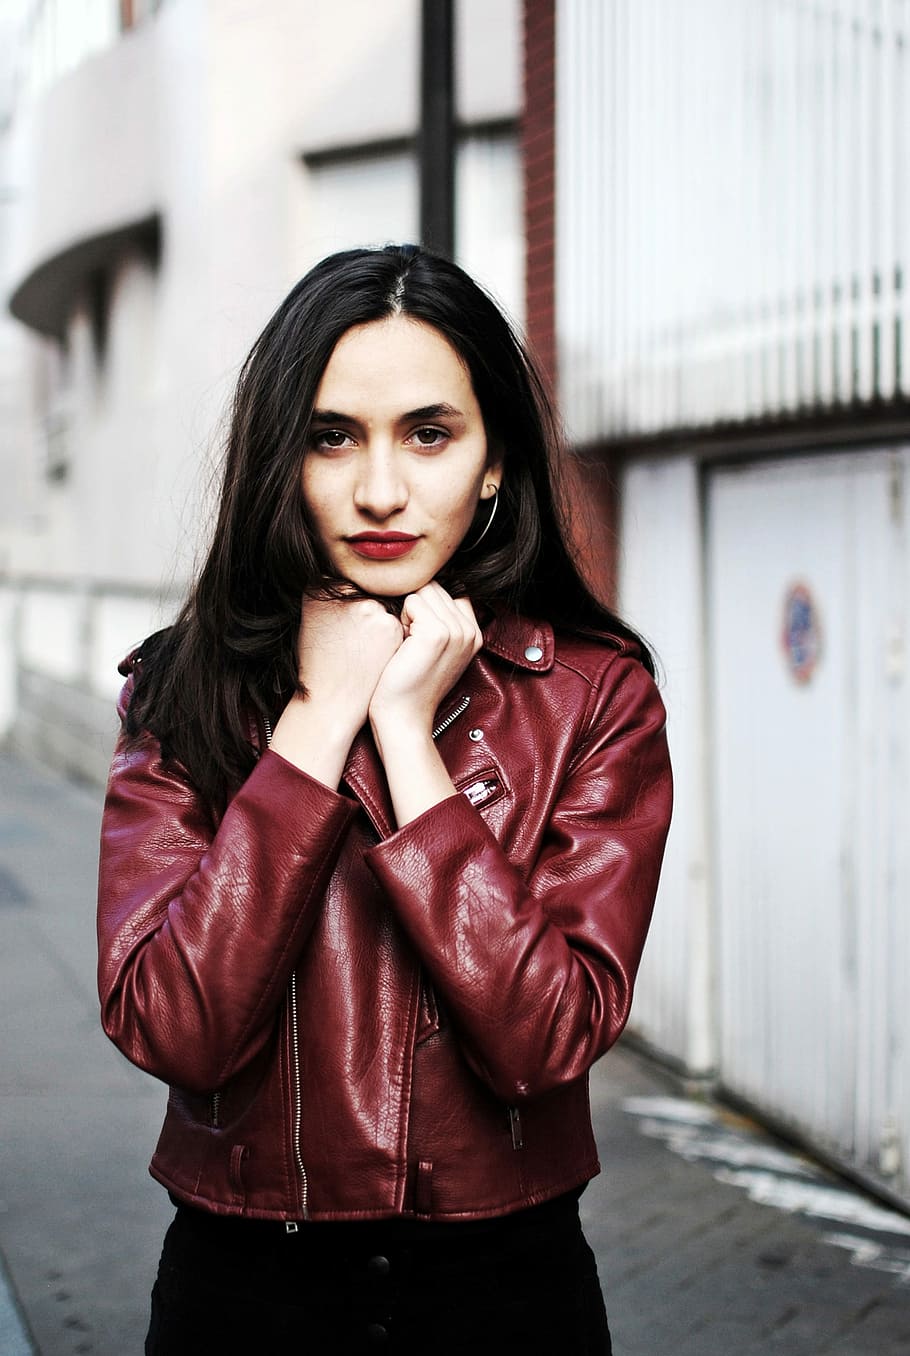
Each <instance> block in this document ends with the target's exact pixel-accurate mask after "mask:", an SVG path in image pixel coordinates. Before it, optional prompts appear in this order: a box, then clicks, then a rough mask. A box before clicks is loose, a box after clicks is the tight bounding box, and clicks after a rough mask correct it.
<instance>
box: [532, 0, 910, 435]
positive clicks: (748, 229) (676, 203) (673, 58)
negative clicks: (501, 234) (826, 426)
mask: <svg viewBox="0 0 910 1356" xmlns="http://www.w3.org/2000/svg"><path fill="white" fill-rule="evenodd" d="M908 71H910V0H685V3H684V4H682V3H680V0H557V101H556V106H557V306H558V312H557V328H558V338H559V345H560V372H561V385H562V396H563V401H564V404H565V408H566V412H567V415H568V419H569V423H570V427H571V430H572V433H573V434H574V436H575V437H576V438H577V439H578V440H579V441H590V440H593V439H596V438H599V437H604V436H610V435H616V434H621V433H626V432H629V433H647V432H653V431H659V430H661V429H667V428H685V427H699V426H705V425H710V424H713V423H716V422H718V421H727V420H745V419H751V418H760V417H763V416H769V415H779V414H787V413H796V412H798V411H801V410H811V409H819V408H830V407H836V406H838V405H843V404H856V403H864V402H869V401H873V400H876V399H880V400H886V401H887V400H891V399H895V398H899V397H910V287H908V280H907V273H908V271H910V73H908Z"/></svg>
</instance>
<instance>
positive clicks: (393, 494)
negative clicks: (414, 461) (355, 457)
mask: <svg viewBox="0 0 910 1356" xmlns="http://www.w3.org/2000/svg"><path fill="white" fill-rule="evenodd" d="M407 502H408V487H407V484H406V482H405V479H404V476H403V475H402V470H401V467H400V465H399V463H398V459H397V458H396V456H395V454H394V451H393V450H392V449H391V448H383V447H371V448H370V449H369V450H368V451H366V452H365V454H364V455H363V457H362V459H361V462H360V466H359V474H358V477H357V485H356V487H355V489H354V503H355V504H356V506H357V508H359V509H360V511H361V512H362V513H366V514H368V515H369V517H371V518H375V519H377V520H379V521H380V522H381V521H382V520H383V519H386V518H391V517H392V515H393V514H395V513H399V512H400V511H401V510H402V509H403V508H404V507H405V505H406V504H407Z"/></svg>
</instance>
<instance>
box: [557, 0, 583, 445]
mask: <svg viewBox="0 0 910 1356" xmlns="http://www.w3.org/2000/svg"><path fill="white" fill-rule="evenodd" d="M573 19H574V9H573V7H572V5H571V4H570V3H569V0H558V3H557V4H556V8H555V16H554V23H555V34H554V42H555V48H556V51H555V59H554V64H555V94H556V100H555V102H556V112H555V122H556V126H555V129H554V142H555V160H556V164H555V168H554V180H555V194H556V201H555V205H554V216H555V236H556V243H555V258H554V264H553V273H554V286H555V294H556V295H555V308H556V311H555V326H556V351H557V374H558V375H557V380H558V383H559V391H558V394H559V399H560V404H561V407H562V410H563V414H564V417H565V419H566V424H567V428H568V431H569V434H570V436H571V437H573V438H574V437H575V436H576V424H577V418H578V399H577V393H576V373H577V362H576V357H575V351H574V350H575V294H576V291H577V281H576V279H577V273H578V268H579V262H578V254H579V251H578V249H577V248H576V222H575V211H574V208H575V203H574V198H573V187H574V183H575V180H576V178H577V175H576V172H575V171H576V166H575V161H574V150H575V147H576V146H577V144H578V132H577V123H578V101H577V99H576V98H575V95H574V91H573V88H572V82H570V80H569V79H568V72H569V71H571V70H572V61H573V58H574V47H573Z"/></svg>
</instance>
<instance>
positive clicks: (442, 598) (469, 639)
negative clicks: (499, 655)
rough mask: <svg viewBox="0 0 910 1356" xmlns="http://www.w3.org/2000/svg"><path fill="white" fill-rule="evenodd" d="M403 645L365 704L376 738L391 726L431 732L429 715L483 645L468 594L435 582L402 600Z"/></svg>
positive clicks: (391, 659)
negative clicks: (453, 591)
mask: <svg viewBox="0 0 910 1356" xmlns="http://www.w3.org/2000/svg"><path fill="white" fill-rule="evenodd" d="M401 625H402V628H403V634H404V643H403V644H402V645H401V647H400V648H399V649H398V650H396V651H395V653H394V654H393V655H392V657H391V658H390V659H389V661H388V663H387V664H386V666H385V668H384V670H383V673H382V677H381V678H380V679H379V682H378V683H377V685H376V688H375V691H374V692H373V695H372V699H371V701H370V706H369V714H370V721H371V724H372V726H373V730H374V733H375V734H376V736H377V742H379V743H380V747H381V744H382V740H381V738H380V735H381V734H382V733H383V732H388V731H389V729H390V727H391V726H393V725H399V726H402V725H404V726H407V727H408V729H409V730H410V732H412V733H417V732H419V733H421V734H425V735H427V736H430V735H431V734H432V728H433V717H434V715H435V713H436V709H437V707H438V706H439V703H440V702H441V701H442V699H443V697H444V696H445V694H446V693H447V692H448V691H449V689H450V688H451V687H452V686H453V684H454V683H456V682H457V681H458V679H459V678H460V677H461V675H462V673H463V672H464V670H465V669H466V668H467V666H468V664H469V663H470V662H471V660H472V659H473V658H474V655H475V654H476V653H477V651H478V650H479V649H480V647H481V645H482V644H483V636H482V635H481V631H480V627H479V626H478V625H477V618H476V617H475V616H474V609H473V607H472V606H471V603H470V601H469V600H468V599H467V598H452V597H451V595H450V594H448V593H446V591H445V589H444V588H443V587H442V586H441V585H440V584H437V583H435V582H432V583H429V584H425V585H424V587H423V588H422V589H419V590H418V591H417V592H416V593H411V594H409V595H408V597H407V598H406V599H405V601H404V607H403V608H402V612H401Z"/></svg>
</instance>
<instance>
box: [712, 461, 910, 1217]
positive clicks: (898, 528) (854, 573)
mask: <svg viewBox="0 0 910 1356" xmlns="http://www.w3.org/2000/svg"><path fill="white" fill-rule="evenodd" d="M908 471H910V458H908V455H907V454H906V453H902V452H895V453H891V452H874V453H864V454H851V455H837V456H833V455H826V456H820V457H818V458H814V459H806V460H796V461H794V460H793V459H789V460H787V461H780V462H774V463H763V464H751V465H748V466H742V467H736V468H729V469H720V470H715V471H713V472H711V474H710V477H709V481H708V487H707V527H708V557H707V621H708V628H709V644H708V653H709V727H710V729H711V731H712V741H711V742H712V751H711V772H712V776H711V778H710V780H711V785H712V795H713V806H712V815H711V821H712V824H713V835H712V837H713V843H714V886H715V899H714V917H715V920H716V928H717V939H716V943H717V945H716V952H715V954H716V964H717V987H718V992H717V1029H718V1035H719V1045H720V1063H721V1074H722V1078H723V1081H724V1082H725V1084H726V1085H727V1086H728V1087H729V1088H731V1089H732V1090H734V1091H735V1092H737V1093H739V1094H741V1095H743V1096H745V1097H746V1098H748V1099H749V1100H750V1101H751V1102H753V1103H754V1104H756V1105H758V1106H761V1107H762V1108H764V1109H765V1110H766V1111H768V1112H771V1113H772V1114H774V1115H776V1116H777V1117H780V1118H781V1119H783V1120H785V1121H787V1122H789V1123H791V1124H792V1125H794V1126H796V1127H798V1128H799V1129H800V1130H802V1131H805V1132H807V1133H809V1134H810V1135H811V1136H812V1137H813V1138H814V1139H815V1140H816V1141H817V1142H821V1143H824V1144H827V1145H828V1146H829V1147H830V1148H831V1149H832V1150H834V1151H835V1152H836V1153H837V1154H839V1155H841V1156H843V1157H845V1158H847V1159H850V1160H852V1161H853V1162H855V1163H856V1164H857V1165H858V1166H862V1167H864V1168H866V1169H870V1170H872V1171H873V1172H875V1173H878V1174H880V1175H883V1176H884V1177H886V1178H887V1179H888V1180H889V1181H890V1183H891V1185H893V1186H895V1187H897V1188H898V1189H900V1190H902V1191H903V1193H904V1194H905V1195H910V1174H908V1156H910V1142H908V1130H910V1073H908V1069H910V1048H908V1047H910V924H908V918H910V767H908V756H910V703H908V695H907V688H908V677H907V672H906V666H907V620H908V552H907V504H906V495H907V493H910V476H908ZM901 1158H902V1159H903V1165H901Z"/></svg>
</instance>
